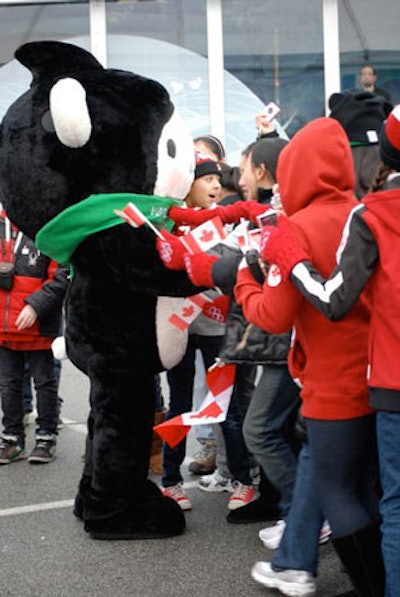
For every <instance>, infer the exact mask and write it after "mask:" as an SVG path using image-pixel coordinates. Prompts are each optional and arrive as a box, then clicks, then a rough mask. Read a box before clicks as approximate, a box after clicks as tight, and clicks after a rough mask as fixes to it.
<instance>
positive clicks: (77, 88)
mask: <svg viewBox="0 0 400 597" xmlns="http://www.w3.org/2000/svg"><path fill="white" fill-rule="evenodd" d="M49 99H50V112H51V117H52V119H53V124H54V128H55V131H56V135H57V137H58V139H59V140H60V141H61V143H62V144H63V145H66V146H67V147H71V148H72V149H76V148H78V147H83V145H85V144H86V143H87V142H88V141H89V138H90V135H91V132H92V123H91V120H90V115H89V110H88V107H87V103H86V91H85V89H84V87H83V86H82V85H81V84H80V83H79V81H77V80H76V79H71V78H65V79H60V80H59V81H57V83H55V85H53V87H52V88H51V90H50V98H49Z"/></svg>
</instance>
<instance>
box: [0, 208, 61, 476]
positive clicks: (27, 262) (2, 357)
mask: <svg viewBox="0 0 400 597" xmlns="http://www.w3.org/2000/svg"><path fill="white" fill-rule="evenodd" d="M0 243H1V255H0V393H1V405H2V410H3V433H2V437H1V439H0V464H10V463H11V462H14V461H15V460H20V459H22V458H25V457H26V454H25V432H24V424H23V417H24V409H23V381H24V368H25V364H26V363H28V364H29V368H30V372H31V375H32V377H33V380H34V385H35V390H36V398H37V409H38V418H37V430H36V443H35V447H34V449H33V451H32V452H31V454H30V456H29V462H31V463H47V462H51V461H52V460H53V459H54V458H55V453H56V438H57V422H58V397H57V382H56V379H55V376H54V360H53V354H52V351H51V343H52V341H53V340H54V338H55V337H56V336H58V335H59V333H60V327H61V311H62V304H63V300H64V296H65V293H66V290H67V286H68V277H67V276H68V273H69V270H68V268H60V267H59V266H58V265H57V264H56V263H55V262H54V261H52V260H51V259H49V258H48V257H45V256H44V255H42V254H41V253H40V251H38V250H37V249H36V247H35V245H34V243H33V241H31V240H30V239H29V238H27V237H26V236H25V235H24V234H23V233H22V232H20V231H18V230H17V229H16V228H15V227H14V226H12V224H11V223H10V221H9V219H8V218H7V216H6V214H5V213H4V211H3V212H2V214H1V216H0Z"/></svg>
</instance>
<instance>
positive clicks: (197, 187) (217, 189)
mask: <svg viewBox="0 0 400 597" xmlns="http://www.w3.org/2000/svg"><path fill="white" fill-rule="evenodd" d="M220 193H221V183H220V177H219V176H218V175H217V174H205V175H204V176H200V177H199V178H196V180H195V181H194V182H193V184H192V188H191V189H190V192H189V194H188V196H187V197H186V203H187V205H188V206H189V207H201V208H208V207H211V206H212V205H213V204H214V203H216V202H217V201H218V199H219V195H220Z"/></svg>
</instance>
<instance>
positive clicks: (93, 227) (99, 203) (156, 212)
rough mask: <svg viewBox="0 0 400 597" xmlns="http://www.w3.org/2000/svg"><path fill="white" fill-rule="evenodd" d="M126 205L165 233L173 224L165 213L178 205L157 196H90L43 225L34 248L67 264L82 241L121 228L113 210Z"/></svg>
mask: <svg viewBox="0 0 400 597" xmlns="http://www.w3.org/2000/svg"><path fill="white" fill-rule="evenodd" d="M129 202H131V203H134V204H135V205H136V207H138V208H139V209H140V211H141V212H142V213H143V215H144V216H146V218H147V219H148V220H149V221H150V222H151V223H152V224H154V225H155V226H156V227H157V228H166V229H167V230H171V228H172V227H173V224H174V223H173V221H172V220H171V219H170V218H168V209H169V208H170V207H172V206H173V205H177V206H180V205H182V201H180V200H179V199H171V198H170V197H158V196H157V195H135V194H133V193H110V194H98V195H90V196H89V197H88V198H87V199H84V200H83V201H80V202H79V203H76V204H75V205H71V207H68V208H67V209H65V210H64V211H62V212H61V213H59V214H58V215H57V216H56V217H55V218H53V219H52V220H50V222H47V224H45V225H44V226H43V228H41V229H40V230H39V232H38V233H37V235H36V239H35V243H36V246H37V248H38V249H39V250H40V251H41V252H42V253H44V254H45V255H47V256H48V257H51V258H52V259H54V260H55V261H57V263H61V264H66V263H70V262H71V257H72V255H73V253H74V251H75V249H76V248H77V246H78V245H79V244H80V243H81V242H82V241H84V240H85V238H87V237H88V236H90V235H91V234H95V233H96V232H99V231H100V230H106V229H107V228H112V227H113V226H118V225H119V224H125V221H124V220H122V218H120V217H119V216H117V214H115V213H114V211H113V210H114V209H118V210H122V209H123V208H124V207H125V206H126V204H127V203H129Z"/></svg>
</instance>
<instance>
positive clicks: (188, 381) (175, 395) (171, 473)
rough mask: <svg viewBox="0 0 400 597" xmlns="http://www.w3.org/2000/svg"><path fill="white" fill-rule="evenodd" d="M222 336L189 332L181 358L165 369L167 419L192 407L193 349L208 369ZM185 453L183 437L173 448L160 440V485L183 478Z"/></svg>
mask: <svg viewBox="0 0 400 597" xmlns="http://www.w3.org/2000/svg"><path fill="white" fill-rule="evenodd" d="M222 339H223V336H199V335H198V334H189V339H188V345H187V349H186V352H185V354H184V355H183V358H182V360H181V361H180V362H179V363H178V364H177V365H176V366H175V367H173V368H172V369H170V370H169V371H168V372H167V380H168V384H169V389H170V402H169V410H168V415H167V419H168V420H169V419H172V418H173V417H176V416H178V415H181V414H182V413H184V412H188V411H190V410H192V401H193V386H194V375H195V356H196V349H199V350H200V352H201V354H202V356H203V360H204V366H205V368H206V369H208V368H209V367H210V366H211V365H212V364H213V363H214V362H215V358H216V357H217V356H218V353H219V350H220V346H221V342H222ZM185 454H186V439H183V440H182V441H181V442H179V444H178V445H177V446H176V447H175V448H170V447H169V446H168V444H167V443H164V447H163V468H164V475H163V478H162V484H163V486H164V487H170V486H172V485H176V484H177V483H180V482H181V481H183V477H182V475H181V472H180V467H181V464H182V462H183V461H184V459H185Z"/></svg>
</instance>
